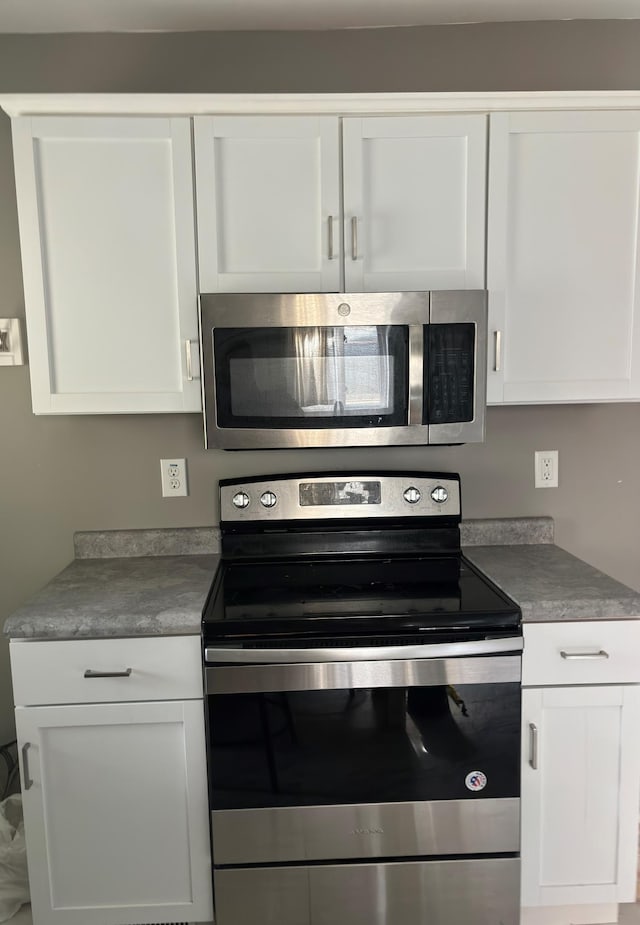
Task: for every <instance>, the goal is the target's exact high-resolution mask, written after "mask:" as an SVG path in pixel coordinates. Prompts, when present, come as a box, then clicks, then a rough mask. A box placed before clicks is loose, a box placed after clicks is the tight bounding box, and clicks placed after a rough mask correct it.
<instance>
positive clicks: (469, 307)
mask: <svg viewBox="0 0 640 925" xmlns="http://www.w3.org/2000/svg"><path fill="white" fill-rule="evenodd" d="M486 389H487V301H486V293H485V292H484V291H472V290H468V291H465V290H458V291H447V292H432V293H431V299H430V323H429V326H428V327H427V328H425V330H424V411H423V414H424V419H423V420H424V423H425V424H427V425H428V427H429V443H430V444H453V443H480V442H482V441H483V440H484V432H485V406H486Z"/></svg>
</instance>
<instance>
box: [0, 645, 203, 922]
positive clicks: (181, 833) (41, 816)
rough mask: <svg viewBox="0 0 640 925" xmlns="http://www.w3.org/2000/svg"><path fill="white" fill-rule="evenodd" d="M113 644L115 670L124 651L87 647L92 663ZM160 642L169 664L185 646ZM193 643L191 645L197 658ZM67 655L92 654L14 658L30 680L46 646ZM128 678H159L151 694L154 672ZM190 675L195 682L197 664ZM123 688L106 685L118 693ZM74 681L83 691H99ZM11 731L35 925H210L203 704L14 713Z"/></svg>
mask: <svg viewBox="0 0 640 925" xmlns="http://www.w3.org/2000/svg"><path fill="white" fill-rule="evenodd" d="M150 641H151V642H152V643H153V644H155V646H156V647H157V644H158V640H150ZM114 642H115V643H117V644H119V646H120V648H121V649H122V658H121V659H120V660H118V659H117V658H116V657H115V656H116V652H115V651H114V652H113V655H114V661H113V667H114V669H117V668H118V667H119V666H120V662H122V665H124V664H125V661H126V658H127V654H126V649H127V640H107V641H105V643H102V642H99V641H96V642H94V643H92V645H93V646H94V647H95V651H96V653H99V647H100V646H101V645H103V644H106V645H107V646H108V645H109V644H110V643H114ZM135 642H139V640H136V641H135ZM162 642H164V643H166V646H167V648H166V658H167V659H168V658H169V657H170V647H171V645H175V644H176V642H180V643H182V644H184V639H182V640H175V641H174V640H171V639H166V640H162ZM197 643H198V640H197V638H196V637H194V645H193V651H194V653H196V652H198V651H199V646H198V645H197ZM74 645H80V646H84V647H85V651H86V646H87V645H88V644H87V642H81V643H74V642H67V643H65V642H54V643H50V642H43V643H38V642H36V643H26V642H25V643H14V644H12V647H14V648H15V646H20V650H21V652H20V655H21V662H20V668H21V670H26V662H28V660H29V657H30V651H29V650H31V651H32V652H33V657H34V659H39V658H40V657H41V653H40V654H39V653H37V650H38V648H40V649H42V647H43V646H45V647H48V649H49V654H50V655H51V657H52V658H55V650H56V648H58V649H59V650H60V651H61V654H62V655H63V656H64V655H65V653H66V652H68V651H69V647H73V646H74ZM24 650H26V651H24ZM45 654H46V653H45ZM63 660H64V658H63ZM34 663H35V662H34ZM126 667H127V669H128V668H129V667H131V674H130V675H129V676H128V677H133V678H135V675H136V674H137V673H140V674H144V673H146V674H147V675H148V676H149V677H151V676H152V675H155V677H154V678H153V680H154V683H155V684H157V683H158V676H159V675H160V676H161V673H162V664H161V662H159V661H158V660H156V664H155V666H154V668H153V670H151V669H150V666H146V668H145V672H143V671H142V669H137V667H136V663H135V661H134V660H132V664H131V665H128V664H127V666H126ZM194 670H195V671H197V672H200V670H201V669H200V665H199V659H197V660H196V662H195V665H194ZM14 672H15V667H14ZM125 672H126V669H125ZM128 677H127V675H126V673H125V674H124V675H122V674H121V676H120V677H119V678H113V679H106V683H107V684H108V683H109V681H111V683H112V684H113V685H114V688H115V687H120V688H122V687H126V683H127V679H128ZM79 679H81V682H80V681H79V683H84V684H86V685H87V687H90V685H91V684H97V685H102V684H104V683H105V680H104V679H98V680H94V679H93V678H88V679H85V678H84V675H83V674H80V675H79ZM185 682H186V679H185ZM23 690H24V687H23ZM104 696H105V697H109V696H110V695H109V692H108V691H105V695H104ZM116 696H117V695H116ZM118 699H121V698H120V697H118ZM16 727H17V736H18V746H19V749H20V758H21V772H22V790H23V804H24V816H25V834H26V841H27V855H28V863H29V880H30V885H31V897H32V909H33V920H34V925H94V923H95V925H138V923H140V925H144V923H152V922H153V923H161V922H189V923H191V922H209V921H210V920H211V918H212V888H211V853H210V842H209V822H208V805H207V784H206V755H205V739H204V715H203V702H202V699H201V698H200V699H192V700H165V701H160V700H155V701H138V702H134V701H132V702H126V701H125V702H104V703H65V704H50V705H46V706H18V707H17V708H16Z"/></svg>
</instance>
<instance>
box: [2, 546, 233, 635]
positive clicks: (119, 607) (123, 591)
mask: <svg viewBox="0 0 640 925" xmlns="http://www.w3.org/2000/svg"><path fill="white" fill-rule="evenodd" d="M218 559H219V557H218V556H217V555H215V554H214V555H185V556H152V555H150V556H144V557H141V556H128V557H122V558H117V559H106V558H104V559H76V560H75V561H74V562H72V563H71V565H69V566H67V568H66V569H64V570H63V571H62V572H60V574H59V575H57V576H56V577H55V578H54V579H53V581H51V582H49V584H48V585H46V586H45V587H44V588H43V589H42V591H40V592H39V594H36V596H35V597H33V598H31V600H30V601H27V603H26V604H24V606H22V607H20V608H19V609H18V610H16V611H15V612H14V613H13V614H12V615H11V616H10V617H9V618H8V620H7V621H6V623H5V626H4V632H5V635H7V636H11V637H13V638H17V637H24V638H31V639H77V638H84V639H88V638H92V637H94V638H101V637H105V636H175V635H193V634H197V633H199V632H200V620H201V619H202V608H203V607H204V603H205V601H206V598H207V594H208V592H209V588H210V587H211V581H212V579H213V575H214V573H215V570H216V567H217V564H218Z"/></svg>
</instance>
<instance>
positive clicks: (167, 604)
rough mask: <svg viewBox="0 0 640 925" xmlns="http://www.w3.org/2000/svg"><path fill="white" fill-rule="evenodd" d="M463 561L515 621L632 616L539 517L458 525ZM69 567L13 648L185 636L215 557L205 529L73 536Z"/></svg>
mask: <svg viewBox="0 0 640 925" xmlns="http://www.w3.org/2000/svg"><path fill="white" fill-rule="evenodd" d="M461 535H462V542H463V548H464V551H465V554H466V555H467V556H468V557H469V558H470V559H471V560H472V561H473V562H475V563H476V564H477V565H478V566H479V567H480V568H481V569H482V570H483V571H485V572H486V573H487V574H488V575H489V577H490V578H492V579H493V581H495V583H496V584H498V585H499V586H500V587H501V588H503V589H504V591H506V592H507V594H509V595H510V596H511V597H513V598H514V600H516V601H517V602H518V603H519V604H520V606H521V608H522V613H523V619H524V620H525V621H538V622H540V621H549V620H588V619H616V618H625V617H633V616H640V594H638V593H637V592H635V591H632V590H631V589H630V588H627V587H625V586H624V585H621V584H620V583H619V582H617V581H614V580H613V579H612V578H609V576H607V575H604V574H603V573H602V572H599V571H598V570H597V569H594V568H592V567H591V566H589V565H587V564H586V563H585V562H582V561H581V560H580V559H576V558H575V556H571V555H570V554H569V553H567V552H565V551H564V550H562V549H559V548H558V547H557V546H554V545H553V521H552V520H551V518H549V517H533V518H523V517H520V518H505V519H493V520H475V521H467V522H465V523H463V524H462V529H461ZM74 543H75V555H76V558H75V560H74V561H73V562H72V563H71V565H69V566H68V567H67V568H66V569H64V570H63V571H62V572H61V573H60V574H59V575H57V576H56V577H55V578H54V579H53V580H52V581H51V582H50V583H49V584H48V585H46V587H45V588H43V589H42V591H40V592H39V593H38V594H36V595H35V597H33V598H32V599H31V600H30V601H28V602H27V603H26V604H24V605H23V606H22V607H20V608H19V609H18V610H17V611H15V613H13V614H12V615H11V616H10V617H9V619H8V620H7V621H6V623H5V626H4V632H5V635H7V636H10V637H13V638H23V639H76V638H87V639H88V638H104V637H108V636H158V635H161V636H170V635H191V634H197V633H199V631H200V619H201V614H202V609H203V607H204V603H205V600H206V598H207V594H208V592H209V587H210V585H211V581H212V578H213V575H214V572H215V569H216V567H217V564H218V561H219V556H218V549H219V532H218V530H217V529H215V528H214V527H197V528H181V529H168V530H113V531H104V532H91V533H77V534H76V535H75V538H74Z"/></svg>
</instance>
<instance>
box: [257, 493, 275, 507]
mask: <svg viewBox="0 0 640 925" xmlns="http://www.w3.org/2000/svg"><path fill="white" fill-rule="evenodd" d="M277 500H278V499H277V498H276V496H275V495H274V493H273V492H272V491H263V492H262V494H261V495H260V504H261V505H262V506H263V507H275V503H276V501H277Z"/></svg>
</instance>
